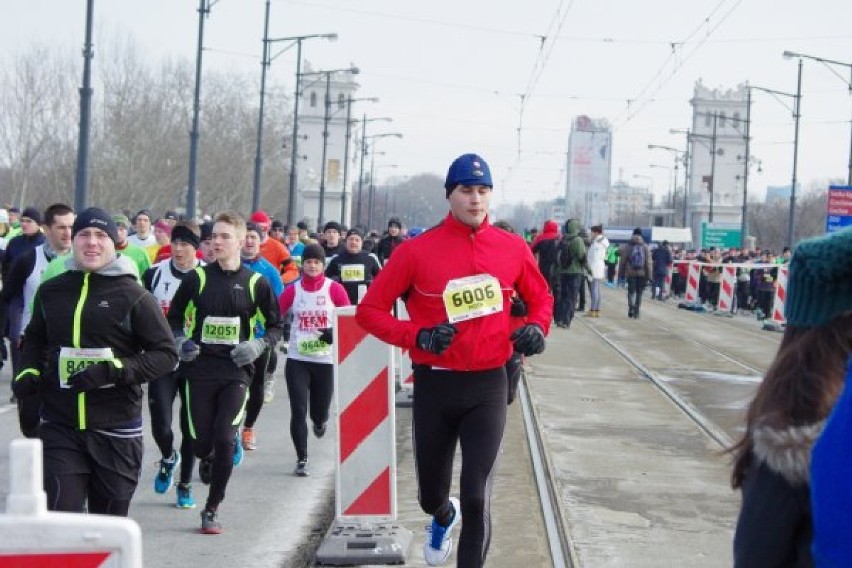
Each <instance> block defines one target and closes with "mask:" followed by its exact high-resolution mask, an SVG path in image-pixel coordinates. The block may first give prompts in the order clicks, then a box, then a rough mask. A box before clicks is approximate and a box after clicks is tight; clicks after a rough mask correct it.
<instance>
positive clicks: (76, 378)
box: [68, 361, 115, 392]
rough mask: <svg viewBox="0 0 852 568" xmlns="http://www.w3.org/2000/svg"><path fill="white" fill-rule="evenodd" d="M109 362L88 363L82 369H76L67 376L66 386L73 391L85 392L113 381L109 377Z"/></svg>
mask: <svg viewBox="0 0 852 568" xmlns="http://www.w3.org/2000/svg"><path fill="white" fill-rule="evenodd" d="M110 374H111V372H110V368H109V363H106V362H104V361H101V362H100V363H95V364H94V365H89V366H88V367H86V368H85V369H83V370H82V371H78V372H76V373H74V374H73V375H71V376H70V377H68V386H69V387H71V390H72V391H74V392H85V391H90V390H95V389H99V388H101V387H103V386H106V385H109V384H113V383H115V381H114V380H112V379H111V378H110Z"/></svg>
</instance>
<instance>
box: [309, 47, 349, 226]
mask: <svg viewBox="0 0 852 568" xmlns="http://www.w3.org/2000/svg"><path fill="white" fill-rule="evenodd" d="M302 74H303V75H304V76H303V77H302V80H301V81H302V93H301V100H300V101H299V117H298V120H299V137H300V140H299V146H298V152H299V159H297V160H296V187H297V188H298V194H297V199H296V214H295V215H294V218H295V219H307V220H308V226H310V227H316V226H317V223H318V222H319V223H320V224H322V223H324V222H326V221H340V207H341V201H342V195H343V161H344V155H345V153H346V152H345V147H346V101H347V99H348V97H349V96H350V95H354V94H355V91H356V90H357V89H358V87H359V85H358V83H356V82H355V81H353V80H352V75H351V74H349V73H343V72H340V73H332V74H331V75H330V81H329V82H328V87H329V88H328V101H329V108H328V116H329V120H328V142H327V144H326V148H325V154H326V155H325V184H324V185H325V190H324V191H323V195H324V198H323V217H324V218H323V219H318V217H319V209H320V208H319V201H320V199H319V198H320V184H321V182H322V155H323V129H324V122H325V97H326V92H325V90H326V89H325V88H326V81H325V75H322V74H317V71H316V70H314V69H312V68H311V66H310V64H309V63H305V70H304V71H303V72H302ZM302 137H304V138H302ZM352 138H355V136H354V135H353V136H352ZM355 156H356V152H353V151H352V149H351V148H350V151H349V159H350V160H354V158H355ZM353 171H355V170H354V169H353V168H352V163H350V168H349V186H350V187H348V188H346V211H345V212H344V219H345V220H347V221H348V220H349V219H351V212H352V209H353V207H352V184H353V180H356V179H357V174H356V175H355V176H353V175H352V172H353ZM365 205H366V204H364V205H362V206H365Z"/></svg>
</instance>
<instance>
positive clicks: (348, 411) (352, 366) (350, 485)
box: [334, 306, 396, 520]
mask: <svg viewBox="0 0 852 568" xmlns="http://www.w3.org/2000/svg"><path fill="white" fill-rule="evenodd" d="M355 310H356V308H355V307H354V306H348V307H345V308H339V309H336V310H335V314H334V332H335V341H334V390H335V393H336V396H337V410H338V412H337V421H338V424H337V432H338V445H337V496H336V514H337V519H338V520H341V519H345V518H351V517H378V518H383V519H395V518H396V428H395V407H394V398H393V397H394V384H393V377H392V374H391V369H393V351H392V349H391V347H390V346H389V345H387V344H386V343H383V342H382V341H380V340H379V339H377V338H376V337H374V336H372V335H370V334H368V333H367V332H366V331H365V330H364V329H363V328H362V327H361V326H359V325H358V323H357V322H356V321H355Z"/></svg>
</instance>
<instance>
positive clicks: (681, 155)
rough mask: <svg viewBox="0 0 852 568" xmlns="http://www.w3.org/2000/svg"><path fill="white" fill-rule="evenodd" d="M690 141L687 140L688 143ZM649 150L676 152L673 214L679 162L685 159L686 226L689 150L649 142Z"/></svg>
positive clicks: (684, 194) (684, 223)
mask: <svg viewBox="0 0 852 568" xmlns="http://www.w3.org/2000/svg"><path fill="white" fill-rule="evenodd" d="M688 143H689V141H688V140H687V144H688ZM648 149H649V150H655V149H656V150H666V151H667V152H671V153H672V154H674V191H673V194H672V215H674V214H675V209H676V207H675V195H676V194H677V178H678V169H679V164H680V162H681V161H683V226H684V227H686V184H687V183H689V172H688V168H687V165H688V155H689V154H688V150H686V151H684V150H679V149H678V148H673V147H671V146H661V145H659V144H648ZM674 223H675V221H674V217H672V224H674Z"/></svg>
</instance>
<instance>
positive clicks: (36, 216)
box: [21, 207, 41, 225]
mask: <svg viewBox="0 0 852 568" xmlns="http://www.w3.org/2000/svg"><path fill="white" fill-rule="evenodd" d="M21 217H27V218H28V219H32V220H33V221H35V222H36V224H37V225H41V211H39V210H38V209H36V208H35V207H27V208H26V209H24V212H23V213H21Z"/></svg>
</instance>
